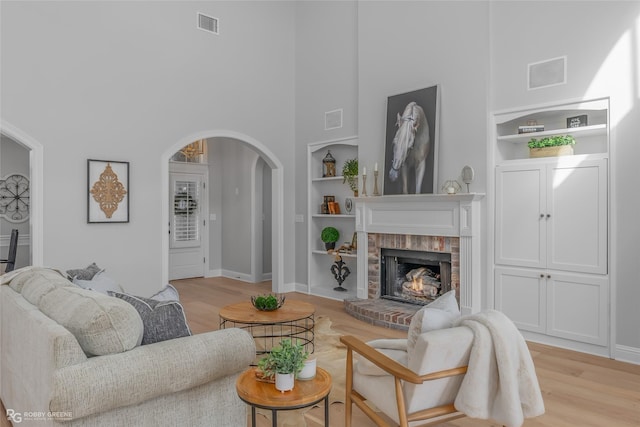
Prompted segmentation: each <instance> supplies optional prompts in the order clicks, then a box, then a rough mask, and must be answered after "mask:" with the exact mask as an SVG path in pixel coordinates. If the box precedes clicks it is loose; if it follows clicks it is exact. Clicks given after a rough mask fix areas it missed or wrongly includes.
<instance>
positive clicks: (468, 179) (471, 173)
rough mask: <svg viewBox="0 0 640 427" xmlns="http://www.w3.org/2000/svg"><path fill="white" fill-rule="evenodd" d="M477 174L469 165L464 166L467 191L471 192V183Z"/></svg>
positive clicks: (463, 171) (463, 180) (464, 180)
mask: <svg viewBox="0 0 640 427" xmlns="http://www.w3.org/2000/svg"><path fill="white" fill-rule="evenodd" d="M475 174H476V173H475V171H474V170H473V168H472V167H471V166H469V165H466V166H465V167H463V168H462V182H464V183H465V184H467V193H470V192H471V191H469V184H471V183H472V182H473V178H474V177H475Z"/></svg>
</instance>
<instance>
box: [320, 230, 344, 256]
mask: <svg viewBox="0 0 640 427" xmlns="http://www.w3.org/2000/svg"><path fill="white" fill-rule="evenodd" d="M339 238H340V232H339V231H338V229H337V228H335V227H325V228H323V229H322V232H321V233H320V239H322V241H323V242H324V246H325V248H326V249H327V250H328V251H329V250H332V249H334V248H335V247H336V242H337V241H338V239H339Z"/></svg>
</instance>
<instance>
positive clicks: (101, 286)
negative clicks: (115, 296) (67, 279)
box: [73, 271, 124, 295]
mask: <svg viewBox="0 0 640 427" xmlns="http://www.w3.org/2000/svg"><path fill="white" fill-rule="evenodd" d="M73 283H74V284H76V285H78V286H80V287H81V288H84V289H89V290H92V291H97V292H100V293H102V294H105V295H108V293H107V292H109V291H111V292H124V290H123V289H122V287H121V286H120V285H119V284H118V283H117V282H116V281H115V279H112V278H111V277H109V276H107V275H106V274H105V273H104V271H101V272H99V273H97V274H96V275H95V276H93V279H91V280H81V279H73Z"/></svg>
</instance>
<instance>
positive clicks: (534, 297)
mask: <svg viewBox="0 0 640 427" xmlns="http://www.w3.org/2000/svg"><path fill="white" fill-rule="evenodd" d="M541 274H542V273H541V271H540V270H531V269H526V268H510V267H499V268H496V269H495V291H496V294H495V298H496V301H495V306H496V309H497V310H499V311H501V312H503V313H504V314H505V315H506V316H507V317H508V318H509V319H511V320H512V321H513V323H515V325H516V326H517V327H518V328H519V329H522V330H526V331H532V332H540V333H546V310H545V305H546V299H547V296H546V287H545V279H544V275H542V276H541Z"/></svg>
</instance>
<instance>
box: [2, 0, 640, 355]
mask: <svg viewBox="0 0 640 427" xmlns="http://www.w3.org/2000/svg"><path fill="white" fill-rule="evenodd" d="M0 7H1V9H0V12H1V19H2V29H1V31H2V34H1V35H2V41H1V43H2V44H1V47H2V49H1V52H2V53H1V59H2V65H1V66H2V74H1V78H2V85H1V90H2V93H1V103H2V104H1V106H2V112H1V118H2V133H3V135H4V136H8V137H10V138H11V139H13V140H16V141H17V142H19V143H21V144H23V145H26V146H27V147H29V148H30V149H31V154H32V155H31V171H32V173H31V179H32V185H33V193H32V202H33V209H34V211H33V217H32V219H31V226H30V234H31V235H30V242H29V245H30V247H31V251H32V262H33V263H34V264H38V265H47V266H56V267H59V268H62V269H68V268H75V267H79V266H84V265H88V264H89V263H91V262H93V261H97V262H99V264H101V265H104V266H106V267H107V268H108V270H109V272H110V274H112V275H113V276H114V277H117V278H118V279H119V280H120V281H122V282H123V286H125V288H126V289H127V290H129V291H131V292H132V293H136V294H139V295H143V296H148V295H152V294H154V293H155V292H156V291H158V290H159V289H160V288H162V287H163V286H164V284H166V282H167V280H168V268H169V267H168V240H167V236H166V226H165V224H166V223H167V221H166V220H167V215H168V213H167V208H166V206H168V203H167V194H166V193H167V188H168V184H167V183H166V181H167V175H166V174H167V171H166V167H167V163H168V159H169V158H170V156H171V155H173V153H175V152H176V151H177V150H178V149H179V148H181V147H182V146H184V145H186V144H187V143H189V142H191V141H193V140H195V139H198V138H214V137H219V136H233V137H235V138H236V139H239V140H241V141H243V142H244V143H245V144H248V145H249V146H251V147H252V148H253V149H255V150H256V151H258V152H260V153H261V155H263V157H267V158H269V157H272V159H271V162H267V163H268V164H269V165H270V166H271V167H272V168H273V170H274V171H275V173H274V185H275V186H280V187H278V188H280V190H279V192H278V193H275V196H276V197H278V199H277V203H274V206H276V207H275V209H277V210H276V211H275V212H277V213H278V215H275V216H274V218H275V219H274V221H275V225H276V226H275V227H274V230H273V231H274V242H275V243H274V245H275V247H276V249H277V250H274V261H273V266H274V267H273V283H274V290H276V291H279V292H287V291H292V290H294V289H296V288H297V287H299V286H304V285H305V284H306V282H307V270H308V265H307V259H308V254H307V251H308V248H309V247H310V245H309V242H308V241H307V221H308V219H309V216H310V215H311V212H308V209H307V185H306V182H307V170H306V165H307V145H308V144H310V143H314V142H318V141H326V140H332V139H337V138H346V137H351V136H357V139H358V144H359V148H358V158H359V162H360V164H361V166H365V167H367V168H368V169H369V170H372V169H373V167H374V165H375V163H379V164H384V143H385V142H384V126H385V125H384V123H385V122H384V118H385V108H386V102H387V98H388V97H389V96H392V95H396V94H400V93H404V92H407V91H411V90H416V89H421V88H425V87H429V86H432V85H435V84H437V85H439V86H440V88H441V90H442V94H441V115H440V145H439V168H438V170H439V176H438V180H439V182H441V183H442V182H444V181H445V180H447V179H455V178H456V177H457V176H458V174H459V173H460V170H461V169H462V168H463V167H464V166H465V165H471V166H473V168H474V170H475V180H474V182H473V184H472V191H473V192H476V193H484V194H486V195H487V200H488V201H485V202H484V205H483V207H482V217H483V221H485V222H488V220H489V219H488V218H489V215H488V213H489V212H488V211H489V205H488V204H489V202H490V200H492V197H494V194H493V186H492V183H493V181H492V178H491V177H492V175H493V170H492V169H490V167H489V165H490V164H491V163H492V159H493V155H492V154H491V152H490V150H491V148H490V147H492V143H491V141H490V135H491V134H492V131H493V130H492V129H491V118H492V117H493V115H494V114H495V113H496V112H500V111H504V110H508V109H515V108H522V107H528V106H535V105H544V104H549V103H557V102H563V101H566V100H577V99H587V100H588V99H595V98H601V97H608V98H609V99H610V123H611V142H610V145H611V150H610V160H609V161H610V163H609V174H610V191H611V197H610V200H611V201H612V203H611V206H610V235H611V247H610V248H609V255H608V257H609V268H610V270H609V275H610V278H611V280H610V284H611V290H610V294H609V299H610V305H609V310H610V334H609V344H608V350H609V352H610V356H611V357H612V358H615V359H617V360H621V361H628V362H632V363H635V364H640V334H639V333H638V329H637V325H638V324H640V312H639V311H638V310H637V309H636V306H637V304H638V302H639V301H640V288H639V287H638V286H637V285H636V284H637V282H638V280H639V279H640V265H639V263H638V262H637V253H638V252H639V251H638V249H639V248H638V243H637V242H638V241H640V239H639V238H640V231H639V228H638V227H637V225H636V221H635V218H634V212H635V211H636V208H637V201H636V200H635V199H634V198H633V197H625V195H627V194H631V195H632V194H635V193H634V191H635V182H636V180H635V179H634V178H633V177H634V176H635V167H634V163H633V161H634V159H635V158H637V157H638V154H640V153H638V150H639V148H638V144H637V135H638V132H639V131H640V129H639V126H640V125H639V124H638V120H637V119H634V117H636V118H637V117H638V105H637V103H638V97H639V91H638V87H639V86H640V83H639V77H638V74H639V71H638V69H639V68H640V67H638V61H639V60H638V58H639V56H638V55H639V54H638V45H640V42H638V34H639V33H640V28H639V25H640V24H639V17H640V7H639V6H638V4H637V2H626V1H619V2H609V1H606V2H605V1H602V2H590V1H585V2H574V1H568V2H495V1H491V2H489V1H487V2H484V1H469V2H444V1H443V2H433V1H422V2H420V1H416V2H396V1H393V2H383V1H382V2H380V1H371V2H369V1H361V2H348V1H345V2H275V1H274V2H271V1H257V2H216V1H211V2H164V1H162V2H86V3H84V2H64V1H59V2H18V1H15V2H12V1H3V2H2V4H1V5H0ZM198 12H201V13H204V14H207V15H210V16H213V17H216V18H218V19H219V22H220V26H219V29H220V31H219V33H220V34H219V35H212V34H210V33H207V32H204V31H201V30H199V29H197V28H196V16H197V13H198ZM562 56H566V58H567V76H566V83H565V84H562V85H557V86H553V87H548V88H542V89H537V90H528V89H527V65H528V64H531V63H534V62H537V61H543V60H546V59H551V58H557V57H562ZM336 109H342V110H343V126H342V127H340V128H337V129H332V130H325V126H324V125H325V122H324V118H325V112H327V111H332V110H336ZM1 155H2V156H3V160H2V162H3V163H2V164H3V165H4V164H5V163H4V162H5V161H6V160H5V154H4V153H3V154H1ZM87 159H113V160H122V161H126V162H129V164H130V194H131V198H130V220H129V222H128V223H126V224H88V223H87V221H86V203H87V200H86V186H87V180H86V162H87ZM273 160H275V161H273ZM4 175H5V173H4V171H2V172H0V178H2V177H4ZM56 190H57V191H56ZM274 200H275V199H274ZM218 208H219V207H218V206H212V211H211V212H214V210H215V209H218ZM300 217H301V218H302V222H299V221H298V220H297V219H298V218H300ZM486 225H487V226H486V227H485V226H483V227H482V228H483V230H484V231H483V232H484V233H486V230H487V229H489V227H488V224H486ZM9 230H10V227H9V226H6V225H3V228H2V230H1V234H2V235H3V236H8V234H9ZM292 231H293V232H292ZM25 234H26V233H25ZM490 240H492V239H491V238H490V236H487V235H486V234H483V235H482V241H483V248H484V249H485V252H489V251H490V250H492V246H491V244H490V243H489V242H490ZM225 244H232V242H228V243H227V242H225ZM2 249H3V251H4V250H6V248H5V247H3V248H2ZM23 249H24V248H23ZM483 256H484V257H486V255H483ZM481 265H482V268H481V279H482V280H481V282H482V283H483V284H484V285H483V291H482V301H483V303H482V306H483V307H491V306H492V305H493V301H492V300H491V299H490V298H489V291H488V286H489V284H490V283H492V281H493V272H492V271H490V267H489V262H488V260H486V259H483V262H482V263H481ZM210 269H211V270H217V269H224V266H222V265H211V266H210Z"/></svg>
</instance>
